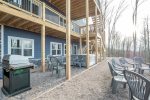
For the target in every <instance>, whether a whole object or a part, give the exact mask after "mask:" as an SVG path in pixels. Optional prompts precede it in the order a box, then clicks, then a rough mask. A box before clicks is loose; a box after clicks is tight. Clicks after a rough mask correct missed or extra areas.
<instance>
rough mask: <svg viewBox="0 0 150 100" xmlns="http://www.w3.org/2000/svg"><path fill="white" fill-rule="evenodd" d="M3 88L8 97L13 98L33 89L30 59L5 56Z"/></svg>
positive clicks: (18, 56)
mask: <svg viewBox="0 0 150 100" xmlns="http://www.w3.org/2000/svg"><path fill="white" fill-rule="evenodd" d="M2 67H3V87H2V91H3V93H4V94H5V95H7V96H13V95H16V94H19V93H21V92H24V91H26V90H29V89H31V87H30V68H33V64H31V63H29V60H28V58H26V57H24V56H20V55H5V56H4V57H3V61H2Z"/></svg>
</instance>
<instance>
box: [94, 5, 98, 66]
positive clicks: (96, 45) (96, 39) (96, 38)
mask: <svg viewBox="0 0 150 100" xmlns="http://www.w3.org/2000/svg"><path fill="white" fill-rule="evenodd" d="M97 28H98V27H97V7H96V6H95V32H96V36H95V49H96V56H95V57H96V63H98V43H97V42H98V37H97V35H98V30H97Z"/></svg>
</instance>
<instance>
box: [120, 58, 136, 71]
mask: <svg viewBox="0 0 150 100" xmlns="http://www.w3.org/2000/svg"><path fill="white" fill-rule="evenodd" d="M130 60H131V59H130ZM119 62H120V64H121V66H126V68H127V70H129V71H136V63H135V62H134V61H133V62H128V61H127V60H126V58H124V57H121V58H119Z"/></svg>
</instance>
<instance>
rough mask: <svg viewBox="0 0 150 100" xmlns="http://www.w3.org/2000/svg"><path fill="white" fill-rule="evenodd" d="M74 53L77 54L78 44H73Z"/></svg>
mask: <svg viewBox="0 0 150 100" xmlns="http://www.w3.org/2000/svg"><path fill="white" fill-rule="evenodd" d="M73 54H77V45H73Z"/></svg>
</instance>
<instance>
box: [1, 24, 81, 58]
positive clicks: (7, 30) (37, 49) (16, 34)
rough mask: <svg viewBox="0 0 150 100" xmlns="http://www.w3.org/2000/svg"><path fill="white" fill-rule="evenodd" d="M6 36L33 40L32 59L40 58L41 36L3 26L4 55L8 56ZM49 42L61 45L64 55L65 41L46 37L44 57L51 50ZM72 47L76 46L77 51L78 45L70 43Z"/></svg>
mask: <svg viewBox="0 0 150 100" xmlns="http://www.w3.org/2000/svg"><path fill="white" fill-rule="evenodd" d="M58 34H59V33H58ZM8 36H14V37H21V38H28V39H34V58H40V57H41V35H40V34H39V33H33V32H30V31H25V30H21V29H17V28H12V27H8V26H5V27H4V54H8ZM50 42H58V43H62V55H64V44H65V43H66V40H65V39H60V38H56V37H51V36H46V42H45V43H46V46H45V50H46V52H45V54H46V55H49V54H50V49H51V48H50ZM72 45H77V46H78V49H79V43H77V42H72Z"/></svg>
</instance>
